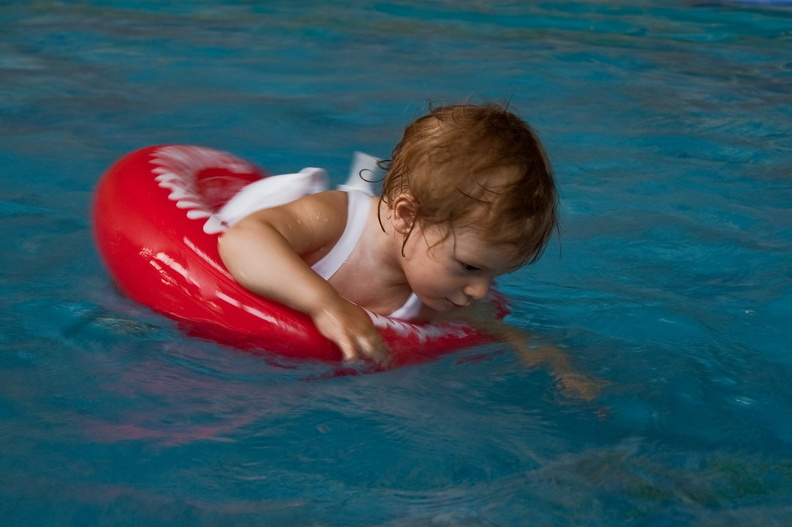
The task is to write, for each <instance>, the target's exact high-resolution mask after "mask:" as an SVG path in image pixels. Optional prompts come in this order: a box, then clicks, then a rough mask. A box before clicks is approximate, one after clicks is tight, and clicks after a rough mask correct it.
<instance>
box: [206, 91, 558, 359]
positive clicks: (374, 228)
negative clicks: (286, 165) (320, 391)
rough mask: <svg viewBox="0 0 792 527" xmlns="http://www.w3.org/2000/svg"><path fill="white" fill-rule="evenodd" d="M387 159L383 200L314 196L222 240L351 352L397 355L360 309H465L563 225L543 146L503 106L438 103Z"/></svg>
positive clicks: (226, 252) (235, 267)
mask: <svg viewBox="0 0 792 527" xmlns="http://www.w3.org/2000/svg"><path fill="white" fill-rule="evenodd" d="M380 166H381V168H383V169H384V170H386V175H385V179H384V181H383V188H382V194H381V195H380V196H379V197H375V196H372V195H370V194H367V193H365V192H361V191H359V190H350V189H348V190H331V191H324V192H317V193H313V194H310V195H308V196H305V197H301V198H299V199H296V200H294V201H290V202H288V203H285V204H283V205H279V206H275V207H272V208H266V209H264V210H259V211H257V212H254V213H252V214H250V215H247V216H245V217H244V218H242V219H241V220H239V221H238V222H236V223H234V224H233V226H231V227H230V228H229V229H228V230H227V231H226V232H225V233H224V234H223V235H222V236H221V237H220V241H219V250H220V255H221V257H222V259H223V262H224V263H225V264H226V266H227V267H228V270H229V271H230V272H231V274H232V275H233V277H234V278H235V279H236V280H237V281H238V282H239V283H240V284H242V285H243V286H244V287H245V288H247V289H249V290H251V291H253V292H255V293H257V294H259V295H262V296H265V297H268V298H272V299H274V300H277V301H279V302H282V303H284V304H286V305H289V306H291V307H293V308H295V309H297V310H299V311H302V312H304V313H306V314H308V315H309V316H310V317H311V318H312V320H313V322H314V324H315V325H316V327H317V328H318V330H319V331H320V332H321V333H322V334H323V335H324V336H325V337H327V338H328V339H330V340H331V341H333V342H334V343H335V344H337V345H338V347H339V348H340V349H341V352H342V353H343V355H344V357H345V359H347V360H355V359H359V358H368V359H372V360H375V361H384V360H386V358H387V350H386V349H384V346H383V343H382V341H381V339H380V334H379V332H378V331H377V330H376V329H375V327H374V325H373V324H372V322H371V319H370V318H369V316H368V314H367V313H366V311H364V309H362V308H365V309H367V310H369V311H371V312H373V313H377V314H381V315H388V316H392V317H394V318H399V319H403V320H413V321H433V320H438V319H439V318H443V317H449V316H450V317H454V318H456V317H465V316H466V315H465V312H472V311H474V309H473V308H474V306H475V304H476V303H477V301H480V300H483V299H485V298H486V297H487V293H488V291H489V289H490V286H491V285H492V281H493V279H494V278H496V277H497V276H500V275H502V274H505V273H508V272H511V271H514V270H516V269H518V268H520V267H521V266H523V265H526V264H530V263H533V262H535V261H536V260H537V259H538V258H539V257H540V256H541V254H542V252H543V251H544V249H545V247H546V245H547V242H548V240H549V239H550V237H551V236H552V234H553V232H554V230H555V229H556V228H557V210H556V209H557V195H556V186H555V183H554V181H553V176H552V173H551V169H550V164H549V162H548V160H547V156H546V154H545V152H544V149H543V147H542V145H541V144H540V142H539V139H538V138H537V137H536V135H535V134H534V132H533V131H532V130H531V128H530V127H529V126H528V125H527V124H526V123H525V122H523V121H522V120H521V119H520V118H518V117H517V116H515V115H514V114H513V113H510V112H509V111H507V110H506V109H505V108H503V107H501V106H498V105H494V104H489V105H484V106H479V105H472V104H464V105H457V106H446V107H441V108H436V109H434V110H432V111H431V112H430V113H429V114H428V115H425V116H423V117H421V118H419V119H418V120H416V121H415V122H413V123H412V124H410V125H409V126H408V127H407V129H406V130H405V132H404V136H403V138H402V140H401V142H399V144H398V145H397V146H396V148H395V149H394V150H393V153H392V157H391V159H390V160H388V161H384V162H382V163H380Z"/></svg>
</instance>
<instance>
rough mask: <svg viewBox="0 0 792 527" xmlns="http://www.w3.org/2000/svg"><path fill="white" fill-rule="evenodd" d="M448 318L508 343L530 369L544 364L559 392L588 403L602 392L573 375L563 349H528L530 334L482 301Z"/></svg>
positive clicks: (589, 381) (593, 383) (597, 385)
mask: <svg viewBox="0 0 792 527" xmlns="http://www.w3.org/2000/svg"><path fill="white" fill-rule="evenodd" d="M448 316H449V318H453V319H455V320H460V321H463V322H466V323H468V324H470V325H472V326H474V327H476V328H478V329H479V330H480V331H482V332H484V333H487V334H489V335H491V336H492V337H493V338H495V339H497V340H498V341H500V342H503V343H505V344H508V345H509V346H511V347H512V348H513V349H514V350H515V351H516V352H517V355H518V356H519V357H520V359H521V360H522V361H523V362H524V363H525V364H526V365H528V366H530V367H536V366H539V365H540V364H546V365H547V367H548V368H549V369H550V373H551V374H552V375H553V377H555V379H556V380H557V382H558V383H559V384H560V385H561V387H562V388H563V391H564V392H565V393H566V394H568V395H570V396H572V397H576V398H581V399H586V400H589V401H590V400H592V399H595V398H596V397H597V396H598V395H599V392H600V390H601V389H602V382H596V381H594V380H592V379H590V378H588V377H587V376H586V375H584V374H582V373H579V372H577V371H576V370H575V369H574V367H573V366H572V362H571V361H570V359H569V355H568V354H567V353H565V352H564V351H563V350H561V349H559V348H556V347H555V346H551V345H548V344H545V345H542V346H535V347H531V345H530V344H531V337H530V335H529V334H528V333H526V332H525V331H522V330H520V329H519V328H517V327H515V326H513V325H511V324H509V323H508V322H504V321H503V320H500V319H498V318H496V317H495V314H494V312H493V309H492V306H491V305H490V304H489V303H487V302H486V301H484V302H475V303H474V304H473V305H472V306H471V307H468V308H464V309H459V310H455V311H452V312H450V313H449V315H448ZM443 318H445V317H443Z"/></svg>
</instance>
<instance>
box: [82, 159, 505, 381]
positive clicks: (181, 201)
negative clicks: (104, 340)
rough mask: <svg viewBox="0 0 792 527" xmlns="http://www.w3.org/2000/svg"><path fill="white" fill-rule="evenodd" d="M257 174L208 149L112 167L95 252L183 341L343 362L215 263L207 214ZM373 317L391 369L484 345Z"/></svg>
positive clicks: (462, 329)
mask: <svg viewBox="0 0 792 527" xmlns="http://www.w3.org/2000/svg"><path fill="white" fill-rule="evenodd" d="M262 177H266V174H265V173H264V172H262V171H261V170H260V169H259V168H257V167H255V166H253V165H252V164H250V163H248V162H246V161H244V160H242V159H239V158H237V157H234V156H232V155H231V154H228V153H225V152H219V151H216V150H211V149H208V148H202V147H196V146H175V145H171V146H154V147H149V148H144V149H141V150H138V151H135V152H132V153H131V154H129V155H127V156H125V157H123V158H122V159H120V160H119V161H118V162H117V163H115V164H114V165H113V166H112V167H110V169H109V170H108V171H107V172H106V173H105V175H104V176H103V177H102V179H101V181H100V182H99V186H98V189H97V191H96V196H95V203H94V211H93V213H94V229H95V235H96V241H97V245H98V248H99V252H100V253H101V255H102V257H103V259H104V261H105V263H106V265H107V267H108V269H109V271H110V274H111V275H112V277H113V278H114V279H115V281H116V282H117V284H118V286H119V287H120V289H121V290H122V291H123V292H124V293H125V294H126V295H128V296H129V297H130V298H132V299H133V300H135V301H137V302H140V303H141V304H144V305H146V306H148V307H150V308H152V309H154V310H155V311H158V312H160V313H162V314H164V315H166V316H168V317H170V318H172V319H175V320H177V321H178V322H180V323H181V325H182V327H183V328H184V329H185V331H186V332H187V333H188V334H190V335H193V336H197V337H201V338H206V339H210V340H214V341H217V342H220V343H223V344H227V345H230V346H234V347H237V348H241V349H245V350H249V351H257V352H261V353H266V352H273V353H278V354H281V355H285V356H288V357H299V358H306V359H320V360H333V361H336V360H341V352H340V351H339V350H338V348H337V347H336V346H335V345H334V344H333V343H331V342H330V341H328V340H327V339H326V338H324V337H323V336H322V335H321V334H320V333H319V332H318V331H317V329H316V328H315V327H314V326H313V324H312V322H311V320H310V318H309V317H308V316H307V315H305V314H303V313H300V312H298V311H295V310H293V309H290V308H288V307H286V306H284V305H282V304H279V303H277V302H272V301H269V300H267V299H265V298H262V297H259V296H257V295H255V294H253V293H251V292H249V291H247V290H246V289H244V288H243V287H242V286H240V285H239V284H238V283H237V282H236V281H235V280H234V279H233V278H232V277H231V275H230V274H229V273H228V271H227V270H226V268H225V266H224V265H223V263H222V261H221V260H220V256H219V254H218V252H217V237H218V235H219V233H220V232H221V231H222V225H220V223H219V220H218V219H217V218H216V217H215V216H214V212H215V211H216V210H218V209H219V208H220V206H222V205H223V204H224V203H225V202H226V201H228V199H230V198H231V197H232V196H233V195H234V194H236V192H238V191H239V189H241V188H242V187H243V186H245V185H247V184H248V183H251V182H253V181H256V180H258V179H260V178H262ZM372 319H373V321H374V324H375V325H376V326H377V328H378V329H379V330H380V331H381V333H382V336H383V339H384V340H385V342H386V343H387V344H388V346H389V348H390V350H391V353H392V355H393V361H392V364H393V365H394V366H398V365H405V364H416V363H421V362H426V361H428V360H431V359H432V358H434V357H437V356H438V355H441V354H445V353H449V352H452V351H456V350H459V349H461V348H464V347H470V346H474V345H477V344H481V343H484V342H488V341H491V338H489V337H488V336H487V335H485V334H483V333H481V332H479V331H477V330H475V329H473V328H471V327H469V326H466V325H463V324H460V323H444V324H426V325H421V324H411V323H407V322H402V321H399V320H393V319H389V318H387V317H384V316H379V315H372Z"/></svg>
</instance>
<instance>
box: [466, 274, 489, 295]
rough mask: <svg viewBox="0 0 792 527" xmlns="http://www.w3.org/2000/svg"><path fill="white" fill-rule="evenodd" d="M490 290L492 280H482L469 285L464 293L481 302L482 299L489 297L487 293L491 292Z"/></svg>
mask: <svg viewBox="0 0 792 527" xmlns="http://www.w3.org/2000/svg"><path fill="white" fill-rule="evenodd" d="M489 288H490V280H487V279H480V280H476V281H475V282H471V283H470V284H468V285H467V287H465V290H464V293H465V294H466V295H467V296H469V297H470V298H473V299H475V300H481V299H482V298H484V297H485V296H487V293H488V292H489Z"/></svg>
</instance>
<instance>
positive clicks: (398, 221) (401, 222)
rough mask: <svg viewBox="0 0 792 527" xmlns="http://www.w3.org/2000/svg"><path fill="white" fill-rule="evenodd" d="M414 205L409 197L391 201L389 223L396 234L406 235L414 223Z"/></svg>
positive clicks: (400, 197)
mask: <svg viewBox="0 0 792 527" xmlns="http://www.w3.org/2000/svg"><path fill="white" fill-rule="evenodd" d="M415 216H416V211H415V203H413V200H412V199H410V197H409V196H405V195H402V196H399V197H397V198H396V199H395V200H393V206H392V208H391V223H392V224H393V228H394V229H395V230H396V232H398V233H400V234H407V233H409V232H410V230H411V229H412V226H413V223H415Z"/></svg>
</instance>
